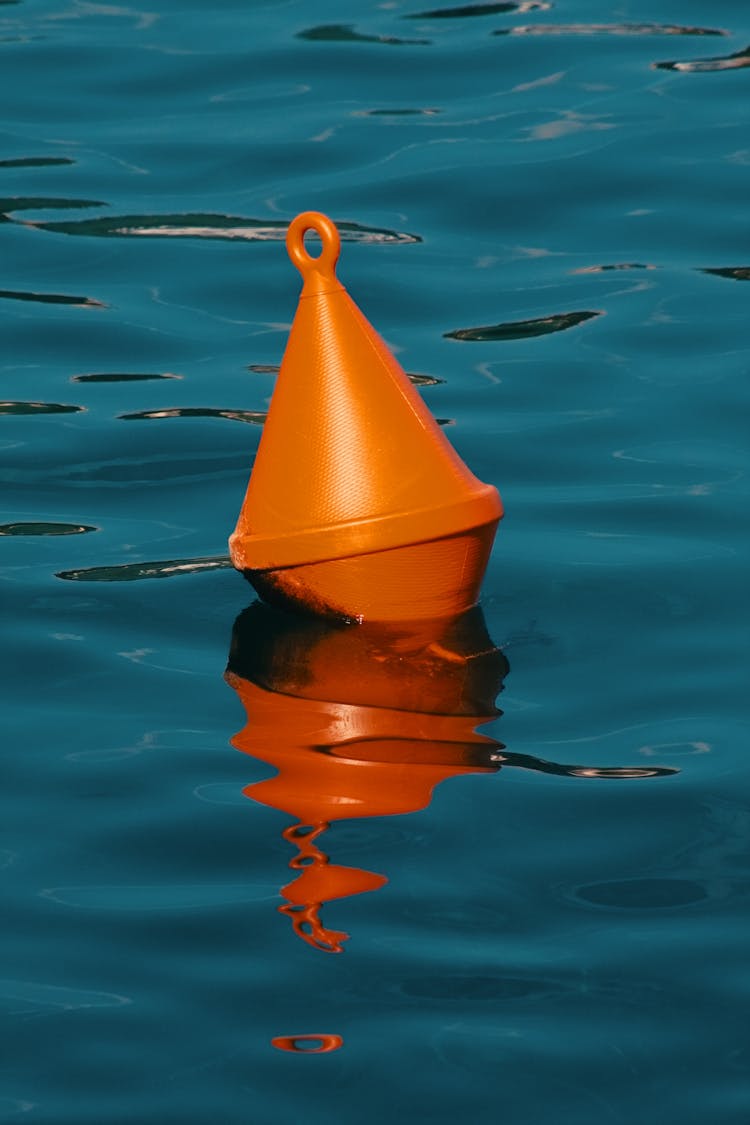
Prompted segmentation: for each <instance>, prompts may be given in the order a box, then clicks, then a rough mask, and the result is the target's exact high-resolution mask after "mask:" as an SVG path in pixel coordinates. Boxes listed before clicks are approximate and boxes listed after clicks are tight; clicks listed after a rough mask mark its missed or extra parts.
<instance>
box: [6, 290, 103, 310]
mask: <svg viewBox="0 0 750 1125" xmlns="http://www.w3.org/2000/svg"><path fill="white" fill-rule="evenodd" d="M0 299H2V300H6V301H38V302H39V303H40V304H42V305H75V306H76V307H77V308H95V309H106V308H107V306H106V305H105V304H104V302H103V301H96V300H94V298H93V297H73V296H71V295H69V294H67V293H25V292H23V291H22V290H17V289H0Z"/></svg>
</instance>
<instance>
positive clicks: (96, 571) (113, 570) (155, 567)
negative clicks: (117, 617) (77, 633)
mask: <svg viewBox="0 0 750 1125" xmlns="http://www.w3.org/2000/svg"><path fill="white" fill-rule="evenodd" d="M231 566H232V562H231V559H229V558H228V557H227V556H224V555H217V556H212V557H210V558H204V559H166V560H162V561H160V562H142V563H125V564H123V565H122V566H89V567H84V568H83V569H81V570H61V571H59V572H58V573H57V574H56V575H55V577H56V578H64V579H66V581H68V582H138V581H140V580H141V579H144V578H176V577H179V576H181V575H185V574H198V573H200V572H202V571H206V570H227V569H231Z"/></svg>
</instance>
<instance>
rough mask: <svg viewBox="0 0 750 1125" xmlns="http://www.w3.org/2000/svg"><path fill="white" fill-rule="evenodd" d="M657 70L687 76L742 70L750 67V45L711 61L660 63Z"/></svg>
mask: <svg viewBox="0 0 750 1125" xmlns="http://www.w3.org/2000/svg"><path fill="white" fill-rule="evenodd" d="M652 65H653V67H654V69H655V70H679V71H683V72H684V73H686V74H707V73H710V72H711V71H716V70H741V69H742V68H743V67H745V66H750V45H748V46H747V47H743V48H742V50H741V51H735V53H734V54H733V55H719V56H717V57H716V58H711V59H686V60H685V61H684V62H679V61H676V62H658V63H653V64H652Z"/></svg>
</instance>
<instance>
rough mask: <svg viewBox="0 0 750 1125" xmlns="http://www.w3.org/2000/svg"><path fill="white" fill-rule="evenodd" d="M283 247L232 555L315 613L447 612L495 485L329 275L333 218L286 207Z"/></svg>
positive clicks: (490, 536)
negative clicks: (273, 337) (288, 281)
mask: <svg viewBox="0 0 750 1125" xmlns="http://www.w3.org/2000/svg"><path fill="white" fill-rule="evenodd" d="M308 231H315V232H316V233H317V234H318V235H319V236H320V239H321V241H322V244H323V247H322V251H321V253H320V254H319V256H318V257H313V256H312V255H311V254H310V253H308V251H307V249H306V248H305V244H304V236H305V233H306V232H308ZM287 249H288V251H289V256H290V258H291V260H292V262H293V263H294V265H295V266H296V267H297V269H298V270H299V271H300V273H301V275H302V278H303V281H304V285H303V288H302V293H301V296H300V299H299V304H298V308H297V312H296V315H295V318H294V322H293V324H292V328H291V331H290V334H289V341H288V343H287V347H286V351H285V353H284V358H283V362H282V364H281V369H280V371H279V375H278V378H277V381H276V387H275V389H274V393H273V397H272V399H271V405H270V408H269V412H268V418H267V421H266V424H265V426H264V430H263V434H262V437H261V441H260V446H259V448H258V453H257V456H256V458H255V463H254V465H253V470H252V474H251V477H250V483H249V485H248V488H247V493H246V496H245V500H244V503H243V506H242V509H241V512H240V516H239V519H238V522H237V526H236V528H235V531H234V533H233V535H232V536H231V537H230V540H229V546H230V551H231V556H232V562H233V563H234V565H235V567H237V569H238V570H240V571H242V572H243V573H244V574H245V576H246V577H247V578H248V579H249V580H250V582H251V583H252V584H253V586H254V587H255V588H256V590H257V591H258V593H259V594H260V595H261V596H262V597H263V598H265V599H266V600H267V601H271V602H276V603H279V604H281V605H284V606H287V607H291V608H294V609H298V610H303V611H305V612H308V613H313V614H316V615H321V616H327V617H337V618H345V619H348V620H357V621H363V620H373V621H397V620H417V619H428V618H432V619H435V618H443V617H451V616H457V615H459V614H460V613H462V612H463V611H464V610H466V609H468V608H469V607H470V606H472V605H474V604H475V603H476V602H477V600H478V597H479V588H480V585H481V581H482V577H483V575H484V571H485V568H486V565H487V560H488V558H489V554H490V550H491V548H492V543H493V540H494V536H495V530H496V527H497V523H498V521H499V519H500V518H501V516H502V513H503V509H502V503H501V501H500V496H499V494H498V492H497V490H496V489H495V488H494V487H493V486H492V485H488V484H483V483H482V482H481V481H479V480H478V479H477V478H476V477H475V476H474V475H473V474H472V473H471V472H470V471H469V469H468V468H467V467H466V465H465V464H464V463H463V461H462V460H461V459H460V457H459V456H458V454H457V453H456V452H455V450H454V449H453V447H452V446H451V445H450V443H449V441H448V440H447V438H446V437H445V435H444V434H443V432H442V430H441V429H440V427H439V426H438V424H437V423H436V421H435V419H434V418H433V417H432V415H431V414H430V412H429V410H428V409H427V407H426V406H425V404H424V402H423V401H422V398H421V397H420V395H419V392H418V391H416V390H415V388H414V387H413V386H412V384H411V382H410V381H409V378H408V376H407V375H406V373H405V372H404V370H403V369H402V368H401V366H400V365H399V364H398V363H397V361H396V359H395V358H394V356H393V355H392V354H391V352H390V351H389V349H388V347H387V346H386V344H385V343H384V341H383V340H382V339H381V338H380V336H378V334H377V332H376V331H375V329H374V328H373V327H372V325H371V324H370V323H369V322H368V321H367V319H366V318H365V317H364V316H363V314H362V313H361V312H360V310H359V309H358V308H357V306H356V305H355V303H354V302H353V301H352V299H351V297H350V296H349V295H348V293H347V292H346V290H345V289H344V287H343V285H342V284H341V283H340V282H339V281H338V279H337V277H336V263H337V261H338V257H339V250H340V239H339V233H338V230H337V229H336V226H335V225H334V223H333V222H332V221H331V220H330V219H329V218H327V217H326V216H325V215H321V214H319V213H318V212H315V211H308V212H305V213H304V214H302V215H298V216H297V218H296V219H294V220H293V222H292V223H291V224H290V226H289V230H288V233H287Z"/></svg>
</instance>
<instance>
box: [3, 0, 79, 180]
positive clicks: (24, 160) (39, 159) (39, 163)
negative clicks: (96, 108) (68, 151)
mask: <svg viewBox="0 0 750 1125" xmlns="http://www.w3.org/2000/svg"><path fill="white" fill-rule="evenodd" d="M9 2H10V0H0V4H2V3H6V4H7V3H9ZM13 2H14V3H15V2H16V0H13ZM59 164H75V160H71V159H70V157H69V156H19V157H16V159H14V160H0V168H49V167H52V166H53V165H59Z"/></svg>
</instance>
